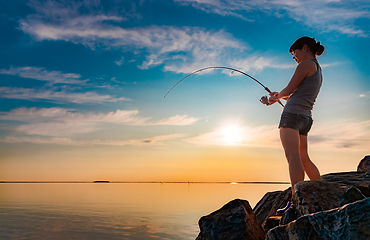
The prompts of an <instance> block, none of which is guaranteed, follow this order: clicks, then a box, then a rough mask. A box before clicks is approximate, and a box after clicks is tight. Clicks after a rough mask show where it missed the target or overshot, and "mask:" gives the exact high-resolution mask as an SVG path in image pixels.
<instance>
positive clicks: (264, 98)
mask: <svg viewBox="0 0 370 240" xmlns="http://www.w3.org/2000/svg"><path fill="white" fill-rule="evenodd" d="M217 68H221V69H227V70H230V71H232V72H231V73H234V72H238V73H241V74H243V75H245V76H247V77H249V78H251V79H253V80H254V81H256V82H257V83H258V84H259V85H261V86H262V87H263V88H264V89H265V90H266V91H267V92H268V93H271V90H270V89H269V88H268V87H266V86H265V85H263V84H262V83H261V82H260V81H258V80H257V79H255V78H254V77H252V76H251V75H249V74H247V73H245V72H242V71H240V70H238V69H235V68H231V67H205V68H201V69H199V70H196V71H194V72H192V73H190V74H188V75H186V76H185V77H184V78H182V79H181V80H180V81H178V82H177V83H176V84H175V85H173V87H172V88H171V89H170V90H169V91H168V92H167V93H166V95H164V97H166V96H167V95H168V94H169V93H170V92H171V91H172V89H174V88H175V87H176V86H177V85H178V84H179V83H180V82H182V81H183V80H184V79H185V78H188V77H190V76H191V75H193V74H196V73H198V72H201V71H204V70H207V69H214V70H216V69H217ZM260 102H261V103H263V104H265V105H267V106H268V105H270V103H269V102H268V98H267V96H263V97H261V99H260ZM278 102H279V103H280V105H281V106H282V107H284V105H283V104H282V103H281V102H280V100H279V101H278Z"/></svg>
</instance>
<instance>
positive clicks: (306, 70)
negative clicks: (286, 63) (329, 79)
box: [269, 60, 316, 104]
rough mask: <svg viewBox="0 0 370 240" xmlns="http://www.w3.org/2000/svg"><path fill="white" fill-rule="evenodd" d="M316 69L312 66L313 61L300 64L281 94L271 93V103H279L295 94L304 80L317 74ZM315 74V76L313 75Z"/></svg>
mask: <svg viewBox="0 0 370 240" xmlns="http://www.w3.org/2000/svg"><path fill="white" fill-rule="evenodd" d="M315 71H316V69H315V66H314V65H312V63H311V60H304V61H302V62H300V63H299V64H298V66H297V68H296V69H295V72H294V74H293V76H292V78H291V79H290V82H289V83H288V85H287V86H286V87H285V88H284V89H283V90H282V91H281V92H280V93H278V92H272V93H270V99H269V103H270V104H273V103H275V102H277V101H278V100H279V99H282V98H283V99H284V98H289V96H290V94H292V93H293V92H294V90H295V89H296V88H297V87H298V85H299V84H300V83H301V82H302V80H303V79H304V78H305V77H307V76H309V75H313V74H314V73H315ZM312 72H313V74H311V73H312Z"/></svg>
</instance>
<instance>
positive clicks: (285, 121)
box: [279, 113, 313, 136]
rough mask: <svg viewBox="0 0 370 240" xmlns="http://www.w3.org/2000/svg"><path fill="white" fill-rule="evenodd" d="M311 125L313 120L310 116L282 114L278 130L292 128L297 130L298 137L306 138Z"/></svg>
mask: <svg viewBox="0 0 370 240" xmlns="http://www.w3.org/2000/svg"><path fill="white" fill-rule="evenodd" d="M312 123H313V120H312V117H311V116H305V115H301V114H295V113H283V114H281V119H280V124H279V128H292V129H295V130H297V131H298V132H299V134H300V135H304V136H307V134H308V132H309V131H310V129H311V126H312Z"/></svg>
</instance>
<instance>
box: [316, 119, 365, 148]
mask: <svg viewBox="0 0 370 240" xmlns="http://www.w3.org/2000/svg"><path fill="white" fill-rule="evenodd" d="M309 141H310V143H311V144H312V147H315V149H342V150H343V149H345V150H347V149H351V150H368V149H369V145H370V120H367V121H356V120H354V119H347V120H340V121H333V122H330V123H321V124H320V125H315V126H314V127H313V129H312V131H311V132H310V135H309Z"/></svg>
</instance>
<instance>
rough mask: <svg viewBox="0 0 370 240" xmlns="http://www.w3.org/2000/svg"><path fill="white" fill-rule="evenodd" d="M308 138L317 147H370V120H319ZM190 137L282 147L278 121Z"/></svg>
mask: <svg viewBox="0 0 370 240" xmlns="http://www.w3.org/2000/svg"><path fill="white" fill-rule="evenodd" d="M308 138H309V144H310V148H311V149H315V150H321V149H324V150H334V151H335V150H351V151H362V150H368V149H369V144H370V120H367V121H356V120H353V119H347V120H342V121H332V122H330V123H320V125H319V124H315V125H314V127H313V128H312V130H311V131H310V133H309V137H308ZM187 141H188V142H190V143H193V144H197V145H202V146H240V147H262V148H281V144H280V140H279V134H278V130H277V126H276V125H263V126H239V127H233V126H232V128H231V129H230V126H229V127H222V128H218V129H215V130H214V131H211V132H207V133H202V134H200V135H198V136H196V137H192V138H189V139H187Z"/></svg>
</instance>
